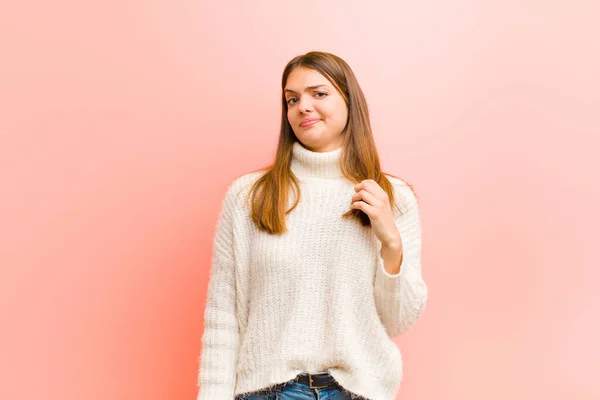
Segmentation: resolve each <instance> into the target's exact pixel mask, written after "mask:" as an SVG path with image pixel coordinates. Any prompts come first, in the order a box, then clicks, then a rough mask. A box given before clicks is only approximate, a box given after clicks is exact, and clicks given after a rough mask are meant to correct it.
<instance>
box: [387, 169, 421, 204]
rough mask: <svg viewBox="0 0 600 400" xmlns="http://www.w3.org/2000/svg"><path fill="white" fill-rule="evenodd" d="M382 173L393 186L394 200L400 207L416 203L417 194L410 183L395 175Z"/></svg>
mask: <svg viewBox="0 0 600 400" xmlns="http://www.w3.org/2000/svg"><path fill="white" fill-rule="evenodd" d="M384 175H385V177H386V178H387V179H388V180H389V181H390V183H391V184H392V186H393V188H394V194H395V196H396V202H397V203H398V204H399V205H400V207H402V208H405V207H410V206H411V205H414V204H416V203H417V195H416V193H415V190H414V188H413V186H412V185H411V184H409V183H408V182H407V181H406V180H404V179H402V178H399V177H397V176H394V175H391V174H384Z"/></svg>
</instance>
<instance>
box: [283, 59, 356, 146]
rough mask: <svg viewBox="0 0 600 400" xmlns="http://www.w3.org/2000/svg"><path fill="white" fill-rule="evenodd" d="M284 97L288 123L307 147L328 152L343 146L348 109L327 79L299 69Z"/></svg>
mask: <svg viewBox="0 0 600 400" xmlns="http://www.w3.org/2000/svg"><path fill="white" fill-rule="evenodd" d="M284 94H285V100H286V101H287V107H288V111H287V118H288V121H289V123H290V125H291V126H292V130H293V131H294V133H295V134H296V137H297V138H298V140H300V142H302V144H303V145H304V147H306V148H307V149H309V150H312V151H317V152H325V151H331V150H335V149H337V148H339V147H341V146H342V143H343V139H342V131H343V130H344V127H345V126H346V121H347V120H348V108H347V107H346V103H345V102H344V99H343V97H342V95H341V94H340V93H339V92H338V91H337V90H336V89H335V88H334V87H333V85H332V84H331V82H329V80H328V79H327V78H325V77H324V76H323V75H321V74H320V73H319V72H317V71H315V70H312V69H309V68H303V67H298V68H296V69H294V70H293V71H292V72H291V73H290V75H289V76H288V79H287V82H286V86H285V88H284Z"/></svg>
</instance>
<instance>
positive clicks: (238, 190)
mask: <svg viewBox="0 0 600 400" xmlns="http://www.w3.org/2000/svg"><path fill="white" fill-rule="evenodd" d="M265 172H266V170H257V171H251V172H246V173H243V174H242V175H238V176H236V177H235V178H233V179H232V180H230V181H229V182H228V184H227V189H226V193H225V201H230V202H232V203H233V204H235V205H236V206H238V207H241V206H242V204H243V200H244V199H245V196H246V195H247V194H248V193H249V192H250V189H251V188H252V185H254V183H255V182H256V181H257V180H258V179H259V178H260V177H261V176H262V175H264V174H265Z"/></svg>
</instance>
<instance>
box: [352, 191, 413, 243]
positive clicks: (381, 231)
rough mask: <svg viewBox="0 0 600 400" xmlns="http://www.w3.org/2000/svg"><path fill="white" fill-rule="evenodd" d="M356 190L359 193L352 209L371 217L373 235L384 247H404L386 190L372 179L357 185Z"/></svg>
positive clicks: (354, 198) (353, 201)
mask: <svg viewBox="0 0 600 400" xmlns="http://www.w3.org/2000/svg"><path fill="white" fill-rule="evenodd" d="M354 190H355V191H356V192H357V193H356V194H355V195H354V196H352V208H356V209H359V210H361V211H363V212H364V213H365V214H367V215H368V216H369V219H370V220H371V228H372V229H373V233H374V234H375V236H376V237H377V239H379V241H380V242H381V243H382V245H383V246H402V240H401V237H400V232H399V231H398V227H397V226H396V221H395V220H394V215H393V213H392V207H391V205H390V200H389V197H388V195H387V193H386V192H385V190H383V189H382V188H381V186H379V184H378V183H377V182H376V181H374V180H372V179H366V180H364V181H362V182H360V183H358V184H356V185H355V186H354Z"/></svg>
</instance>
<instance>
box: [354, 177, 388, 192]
mask: <svg viewBox="0 0 600 400" xmlns="http://www.w3.org/2000/svg"><path fill="white" fill-rule="evenodd" d="M362 189H364V190H366V191H368V192H370V193H372V194H373V195H383V194H384V193H385V191H384V190H383V189H382V187H381V186H379V184H378V183H377V182H376V181H374V180H373V179H365V180H364V181H361V182H360V183H358V184H357V185H355V186H354V190H355V191H357V192H358V191H360V190H362Z"/></svg>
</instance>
